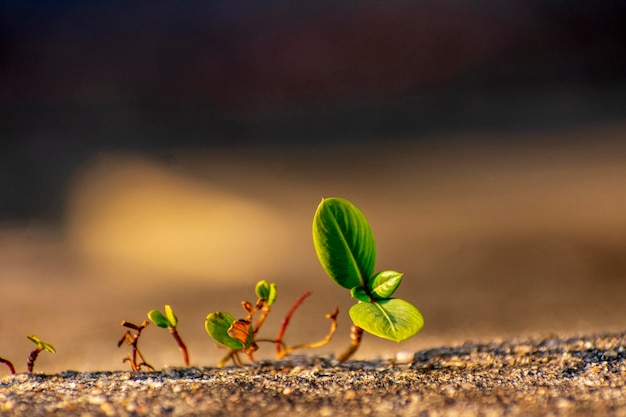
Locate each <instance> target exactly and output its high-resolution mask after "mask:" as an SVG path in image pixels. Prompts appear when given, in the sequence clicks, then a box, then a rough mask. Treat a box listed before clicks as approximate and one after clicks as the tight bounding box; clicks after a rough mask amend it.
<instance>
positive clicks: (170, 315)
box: [165, 304, 178, 327]
mask: <svg viewBox="0 0 626 417" xmlns="http://www.w3.org/2000/svg"><path fill="white" fill-rule="evenodd" d="M165 316H166V317H167V319H168V320H169V322H170V327H176V326H177V325H178V317H176V314H174V310H172V307H170V306H169V305H167V304H166V305H165Z"/></svg>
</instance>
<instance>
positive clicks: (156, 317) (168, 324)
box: [148, 305, 189, 366]
mask: <svg viewBox="0 0 626 417" xmlns="http://www.w3.org/2000/svg"><path fill="white" fill-rule="evenodd" d="M148 318H149V319H150V320H151V321H152V323H154V324H156V325H157V326H159V327H163V328H165V329H168V330H169V331H170V333H171V334H172V336H173V337H174V340H176V343H177V344H178V349H180V351H181V352H182V354H183V359H184V361H185V366H189V352H187V346H185V343H183V340H182V339H181V338H180V335H179V334H178V331H177V330H176V326H177V325H178V318H177V317H176V314H174V310H172V307H170V306H169V305H166V306H165V315H163V313H161V312H160V311H159V310H151V311H150V312H148Z"/></svg>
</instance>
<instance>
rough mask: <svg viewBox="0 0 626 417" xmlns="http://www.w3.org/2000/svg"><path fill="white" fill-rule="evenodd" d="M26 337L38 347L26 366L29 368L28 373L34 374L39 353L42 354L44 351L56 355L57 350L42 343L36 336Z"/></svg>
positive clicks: (29, 357) (31, 353)
mask: <svg viewBox="0 0 626 417" xmlns="http://www.w3.org/2000/svg"><path fill="white" fill-rule="evenodd" d="M26 337H27V338H28V340H30V341H31V342H33V343H34V344H36V345H37V347H36V348H35V350H33V351H32V352H30V355H28V362H27V363H26V366H27V368H28V372H33V368H34V367H35V361H36V360H37V357H38V356H39V353H41V352H43V351H46V352H50V353H56V350H54V347H52V345H51V344H49V343H45V342H42V341H41V339H39V338H38V337H37V336H35V335H34V334H29V335H28V336H26Z"/></svg>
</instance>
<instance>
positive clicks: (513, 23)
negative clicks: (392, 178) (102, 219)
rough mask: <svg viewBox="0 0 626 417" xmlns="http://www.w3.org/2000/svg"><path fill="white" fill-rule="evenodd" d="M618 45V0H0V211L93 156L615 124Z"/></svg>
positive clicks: (618, 116)
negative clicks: (475, 0)
mask: <svg viewBox="0 0 626 417" xmlns="http://www.w3.org/2000/svg"><path fill="white" fill-rule="evenodd" d="M625 46H626V3H625V2H623V1H595V2H592V1H585V2H567V1H539V0H519V1H515V0H506V1H495V0H489V1H478V2H462V1H443V2H442V1H416V2H406V1H388V2H379V1H358V2H353V1H348V2H339V3H338V2H334V1H333V2H330V1H299V2H288V1H274V2H265V1H256V0H255V1H250V0H244V1H240V2H235V3H230V2H176V1H162V0H155V1H150V2H132V3H128V2H122V1H108V2H92V1H69V0H59V1H55V2H40V1H33V0H28V1H27V0H24V1H15V2H9V1H5V2H2V3H1V5H0V137H1V138H2V142H1V143H2V144H1V145H0V221H3V220H4V221H11V220H28V219H39V220H43V221H52V222H55V221H58V220H60V219H61V218H62V216H63V208H64V204H65V203H64V202H65V199H66V197H67V195H66V187H67V183H68V179H69V178H70V177H71V175H72V174H73V173H74V172H75V171H76V170H77V168H78V167H79V166H80V165H81V164H82V163H83V162H84V161H85V160H88V159H89V158H92V157H93V156H94V155H97V154H98V153H100V152H106V151H119V150H123V151H141V152H147V153H151V154H153V155H157V156H166V157H167V156H168V154H169V152H170V150H171V149H173V148H181V147H188V148H196V147H202V148H204V147H211V146H218V147H239V146H247V145H262V146H266V147H282V146H287V145H288V146H293V145H300V144H308V145H311V144H313V145H315V144H318V145H319V146H328V145H331V144H337V143H342V142H350V143H360V142H371V143H377V142H380V143H384V144H389V143H391V141H394V140H396V139H406V138H411V140H415V141H420V140H426V139H425V138H430V137H433V135H438V134H441V133H464V132H510V131H515V132H518V131H545V130H554V129H571V128H576V127H577V126H589V125H592V126H593V125H598V124H606V123H614V122H623V121H624V120H625V119H626V49H625ZM468 141H469V140H468ZM457 145H458V144H457Z"/></svg>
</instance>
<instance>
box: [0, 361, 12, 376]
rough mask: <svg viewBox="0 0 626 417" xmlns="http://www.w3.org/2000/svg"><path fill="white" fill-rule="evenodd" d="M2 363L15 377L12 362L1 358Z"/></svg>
mask: <svg viewBox="0 0 626 417" xmlns="http://www.w3.org/2000/svg"><path fill="white" fill-rule="evenodd" d="M0 363H3V364H5V365H6V366H7V368H9V372H11V375H15V367H14V366H13V363H12V362H11V361H10V360H8V359H4V358H0Z"/></svg>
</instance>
